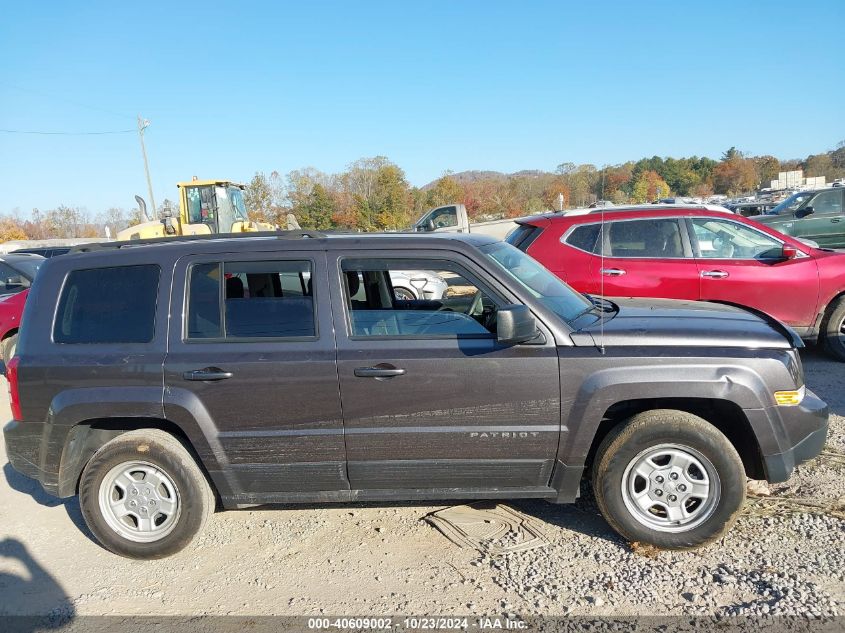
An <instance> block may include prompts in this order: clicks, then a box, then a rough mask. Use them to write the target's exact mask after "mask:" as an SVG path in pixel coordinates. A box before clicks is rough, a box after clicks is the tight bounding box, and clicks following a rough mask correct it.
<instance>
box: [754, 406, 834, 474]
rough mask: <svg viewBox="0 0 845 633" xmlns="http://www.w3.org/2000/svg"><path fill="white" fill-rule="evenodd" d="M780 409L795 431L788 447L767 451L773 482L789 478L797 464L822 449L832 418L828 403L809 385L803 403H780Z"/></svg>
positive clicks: (788, 426) (785, 422) (765, 460)
mask: <svg viewBox="0 0 845 633" xmlns="http://www.w3.org/2000/svg"><path fill="white" fill-rule="evenodd" d="M777 412H778V414H779V415H780V418H781V421H782V423H783V427H784V428H785V429H787V430H789V431H793V433H792V434H790V435H791V438H792V439H790V440H789V442H788V444H789V445H788V446H787V447H786V448H785V449H784V450H782V451H781V452H778V453H773V454H769V455H763V464H764V466H765V469H766V479H767V480H768V481H770V482H772V483H779V482H782V481H786V480H787V479H789V476H790V475H791V474H792V471H793V469H794V468H795V467H796V466H797V465H799V464H802V463H803V462H806V461H807V460H809V459H813V458H814V457H816V456H817V455H818V454H819V453H820V452H821V451H822V448H824V444H825V441H826V440H827V429H828V418H829V410H828V406H827V404H826V403H825V402H824V401H823V400H822V399H821V398H819V397H818V396H817V395H816V394H814V393H813V392H812V391H810V390H809V389H807V392H806V395H805V396H804V400H803V401H802V402H801V404H800V405H798V406H797V407H777ZM799 430H800V431H799ZM795 431H798V433H794V432H795Z"/></svg>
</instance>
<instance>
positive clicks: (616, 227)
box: [609, 219, 684, 258]
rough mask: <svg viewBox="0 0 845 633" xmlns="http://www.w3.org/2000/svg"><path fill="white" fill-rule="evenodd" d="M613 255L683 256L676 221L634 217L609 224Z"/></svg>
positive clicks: (678, 227)
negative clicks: (635, 218) (631, 219)
mask: <svg viewBox="0 0 845 633" xmlns="http://www.w3.org/2000/svg"><path fill="white" fill-rule="evenodd" d="M609 236H610V253H609V255H610V256H612V257H658V258H660V257H683V256H684V249H683V245H682V242H681V228H680V226H679V225H678V221H677V220H662V219H661V220H633V221H628V222H612V223H611V224H610V232H609Z"/></svg>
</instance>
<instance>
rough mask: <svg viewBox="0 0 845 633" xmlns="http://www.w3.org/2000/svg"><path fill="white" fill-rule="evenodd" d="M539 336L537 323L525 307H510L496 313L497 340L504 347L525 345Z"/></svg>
mask: <svg viewBox="0 0 845 633" xmlns="http://www.w3.org/2000/svg"><path fill="white" fill-rule="evenodd" d="M536 336H537V322H536V321H535V320H534V315H533V314H531V310H529V309H528V308H527V307H525V306H523V305H509V306H504V307H502V308H499V311H498V312H497V313H496V338H497V340H498V341H499V343H501V344H502V345H517V344H518V343H525V342H526V341H530V340H531V339H533V338H535V337H536Z"/></svg>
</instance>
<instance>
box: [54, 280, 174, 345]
mask: <svg viewBox="0 0 845 633" xmlns="http://www.w3.org/2000/svg"><path fill="white" fill-rule="evenodd" d="M160 274H161V269H160V268H159V267H158V266H157V265H155V264H148V265H141V266H114V267H112V268H90V269H87V270H74V271H73V272H71V273H70V274H69V275H68V276H67V280H66V281H65V284H64V287H63V288H62V294H61V297H60V299H59V307H58V310H57V312H56V322H55V324H54V326H53V340H54V341H55V342H56V343H149V342H150V341H152V340H153V336H154V335H155V321H156V319H155V312H156V299H157V297H158V283H159V276H160Z"/></svg>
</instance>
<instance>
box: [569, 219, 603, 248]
mask: <svg viewBox="0 0 845 633" xmlns="http://www.w3.org/2000/svg"><path fill="white" fill-rule="evenodd" d="M600 232H601V225H599V224H587V225H584V226H578V227H575V229H574V230H573V231H572V232H571V233H570V234H569V235H568V236H567V237H566V243H567V244H569V245H570V246H574V247H575V248H580V249H581V250H582V251H587V252H588V253H595V252H596V241H597V240H598V237H599V233H600Z"/></svg>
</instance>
